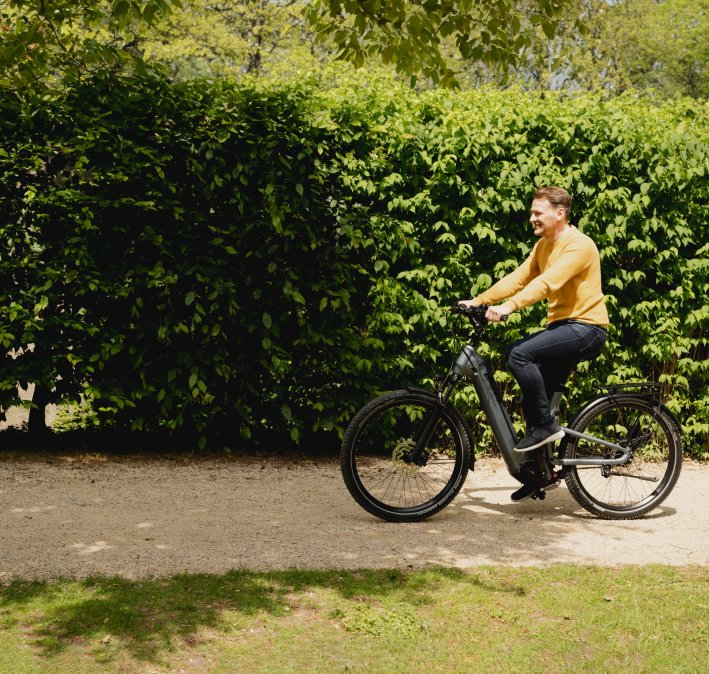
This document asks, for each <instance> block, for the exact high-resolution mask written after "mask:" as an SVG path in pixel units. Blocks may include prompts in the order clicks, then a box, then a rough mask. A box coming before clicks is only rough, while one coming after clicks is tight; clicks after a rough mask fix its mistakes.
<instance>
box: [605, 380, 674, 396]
mask: <svg viewBox="0 0 709 674" xmlns="http://www.w3.org/2000/svg"><path fill="white" fill-rule="evenodd" d="M593 387H594V388H595V389H597V390H598V391H600V392H601V393H606V394H608V395H615V394H617V393H636V394H637V395H641V396H649V397H652V398H659V397H660V395H661V394H662V384H658V383H657V382H654V381H635V382H629V383H627V384H611V385H609V386H603V385H602V384H598V383H594V385H593Z"/></svg>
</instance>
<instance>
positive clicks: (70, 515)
mask: <svg viewBox="0 0 709 674" xmlns="http://www.w3.org/2000/svg"><path fill="white" fill-rule="evenodd" d="M707 477H709V466H705V465H698V464H695V463H686V464H685V466H684V470H683V472H682V475H681V476H680V479H679V482H678V484H677V486H676V488H675V490H674V492H673V493H672V494H671V495H670V497H669V498H668V500H667V501H666V502H665V503H664V504H663V505H662V506H661V507H660V508H659V509H657V510H656V511H654V512H653V513H651V514H650V515H648V516H647V517H646V518H644V519H642V520H636V521H628V522H611V521H603V520H599V519H596V518H594V517H592V516H590V515H588V514H587V513H585V511H583V510H581V509H580V508H579V507H578V506H577V505H576V503H575V501H573V500H572V498H571V497H570V496H569V493H568V491H567V490H566V487H565V486H562V487H561V488H559V489H557V490H555V491H554V492H552V493H550V494H549V496H548V497H547V499H546V501H544V502H537V501H526V502H524V503H520V504H513V503H512V502H511V501H510V500H509V495H510V493H511V492H512V491H513V490H514V489H515V488H516V486H517V483H516V482H515V481H514V480H513V479H512V478H511V477H510V476H509V475H508V474H507V472H506V470H505V468H504V465H503V464H502V463H501V462H500V461H498V460H492V459H487V460H485V459H483V460H480V461H478V464H477V466H476V470H475V473H472V474H470V476H469V477H468V479H467V482H466V484H465V486H464V488H463V491H462V492H461V494H459V496H458V497H457V498H456V500H455V501H454V502H453V504H452V505H451V506H449V507H448V508H447V509H446V510H444V511H443V512H442V513H439V514H438V515H436V516H435V517H433V518H431V519H430V520H428V521H426V522H421V523H417V524H406V525H403V524H389V523H386V522H382V521H380V520H378V519H376V518H374V517H372V516H370V515H369V514H367V513H366V512H365V511H364V510H362V509H361V508H360V507H359V506H358V505H357V504H356V503H355V502H354V501H353V500H352V498H351V497H350V495H349V494H348V492H347V490H346V489H345V486H344V483H343V482H342V478H341V476H340V473H339V466H338V464H337V463H336V462H335V461H334V460H327V459H326V460H317V461H314V460H312V459H273V458H259V457H241V458H236V459H228V458H226V457H225V458H223V459H196V460H194V459H186V458H173V459H167V458H159V459H156V458H149V459H146V458H140V457H132V458H114V457H112V458H107V457H105V456H82V457H77V456H73V457H46V456H45V457H35V458H27V457H24V458H17V457H16V456H15V457H13V456H3V455H2V454H0V579H3V578H4V579H9V578H13V577H18V578H47V577H51V576H58V575H61V576H72V577H85V576H88V575H92V574H103V575H116V576H122V577H127V578H140V577H150V576H161V575H167V574H175V573H179V572H188V573H223V572H225V571H227V570H229V569H232V568H235V567H241V568H246V569H253V570H271V569H274V570H275V569H286V568H292V567H307V568H313V569H315V568H332V567H339V568H363V567H369V568H381V567H406V566H409V565H410V566H413V567H420V566H425V565H429V564H444V565H449V566H455V567H461V568H464V567H473V566H477V565H481V564H503V565H529V564H545V563H552V562H574V563H578V564H600V565H614V564H655V563H657V564H672V565H684V564H697V565H707V564H708V563H709V511H708V508H707V504H708V503H709V481H708V480H707Z"/></svg>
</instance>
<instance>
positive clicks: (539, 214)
mask: <svg viewBox="0 0 709 674" xmlns="http://www.w3.org/2000/svg"><path fill="white" fill-rule="evenodd" d="M530 210H531V215H530V217H529V221H530V222H531V223H532V225H533V227H534V234H535V235H536V236H550V235H552V234H554V233H555V232H557V231H558V229H559V226H560V225H561V224H562V223H563V222H565V220H566V211H565V210H564V209H563V208H562V207H560V206H554V204H552V203H551V202H550V201H549V200H547V199H535V200H534V201H532V208H531V209H530Z"/></svg>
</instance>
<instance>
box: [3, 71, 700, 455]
mask: <svg viewBox="0 0 709 674" xmlns="http://www.w3.org/2000/svg"><path fill="white" fill-rule="evenodd" d="M331 84H332V83H320V82H318V81H315V80H312V81H311V80H305V81H303V82H300V83H291V84H285V83H280V84H275V83H263V82H260V83H259V82H254V83H248V82H247V83H241V84H236V83H229V82H222V83H209V82H196V83H189V84H179V85H175V84H172V83H169V82H167V81H165V80H162V79H160V78H158V77H154V76H144V77H141V78H136V79H132V80H125V81H121V80H116V79H108V78H105V79H95V80H93V81H90V82H87V83H83V84H76V85H74V86H72V87H70V88H69V89H67V90H66V91H65V92H64V93H57V94H55V95H53V96H51V97H48V96H46V95H45V96H43V97H42V98H39V97H38V98H37V99H36V100H28V101H23V102H20V101H18V100H14V99H12V98H11V97H9V96H5V97H3V98H2V99H0V195H1V197H0V198H1V202H0V206H1V211H0V237H1V240H2V244H1V247H0V295H1V297H0V339H1V340H2V344H3V347H4V348H5V349H6V351H8V352H10V351H11V352H12V356H8V358H7V359H6V361H5V367H4V369H3V371H2V377H1V378H0V389H1V390H0V396H1V397H0V404H2V405H3V406H8V405H10V404H12V403H15V402H17V399H16V392H15V383H16V382H18V381H19V382H30V381H33V382H37V383H39V384H41V385H42V386H44V387H47V388H50V389H52V396H53V398H54V399H55V400H65V401H66V400H77V399H78V398H79V397H84V398H86V399H88V400H90V401H92V403H93V405H94V407H95V409H96V410H99V412H100V414H101V415H102V417H103V418H104V419H105V421H106V423H109V422H110V423H113V424H115V425H118V426H123V427H125V426H130V427H132V428H134V429H143V430H151V429H157V428H169V429H172V430H174V431H181V432H185V431H189V432H194V433H196V434H197V435H198V436H200V437H201V438H202V440H201V442H202V444H203V445H204V443H206V442H209V443H211V444H212V445H217V446H229V447H232V446H236V445H238V444H239V442H249V443H254V442H261V443H266V442H267V443H271V444H272V443H278V442H282V441H283V440H284V439H286V438H289V439H291V440H293V441H295V442H297V443H301V444H307V445H310V444H311V443H314V442H319V443H321V442H324V443H332V446H334V444H335V442H336V440H337V434H338V433H341V432H342V430H343V428H344V426H345V425H346V424H347V421H348V420H349V418H350V417H351V415H352V414H353V413H354V411H355V410H356V409H357V408H358V406H360V405H361V404H362V403H363V402H364V401H365V400H367V399H368V398H370V397H371V396H372V395H374V394H375V392H378V391H380V390H384V389H388V388H392V387H399V386H401V385H403V384H406V383H421V382H424V383H425V382H427V381H430V379H431V377H432V375H433V374H434V373H436V372H442V371H445V369H446V368H447V366H448V364H449V362H450V358H451V355H452V353H453V351H454V349H455V345H454V343H453V340H452V337H451V334H452V333H451V324H450V319H449V317H448V315H447V314H446V311H445V307H446V306H448V305H450V304H452V303H454V302H455V300H456V299H457V298H459V297H469V296H472V295H473V294H474V293H475V292H476V291H477V290H479V289H482V288H484V287H486V286H487V285H488V284H489V283H490V282H491V281H492V280H493V279H495V278H497V277H499V276H501V275H502V274H503V273H505V272H507V271H509V270H511V269H512V268H514V266H515V265H516V264H517V263H518V262H519V261H521V260H522V259H523V257H524V256H525V255H526V254H527V253H528V252H529V250H530V249H531V246H532V245H533V243H534V237H533V235H532V234H531V230H530V227H529V224H528V206H529V201H530V197H531V195H532V193H533V191H534V189H535V187H536V186H538V185H541V184H549V183H553V184H561V185H564V186H566V187H567V188H569V189H570V191H571V192H572V193H573V194H574V196H575V211H574V218H575V222H576V224H578V226H579V227H580V228H582V229H583V230H584V231H585V232H587V233H588V234H589V235H590V236H592V237H593V238H594V239H595V240H596V242H597V244H598V246H599V249H600V251H601V255H602V261H603V271H604V278H605V292H606V293H607V297H608V302H609V308H610V313H611V320H612V328H611V330H610V340H609V345H608V347H607V349H606V351H605V353H604V354H603V356H602V357H601V358H600V359H599V360H597V361H595V362H594V364H593V365H591V366H590V367H589V366H585V365H582V366H581V367H580V368H579V374H578V375H577V376H576V378H575V380H574V383H573V387H574V393H573V395H572V396H571V404H572V405H576V404H578V403H579V402H580V401H581V400H582V399H583V398H585V397H588V396H589V395H591V394H592V389H591V386H592V382H593V381H594V380H595V381H600V382H602V383H610V382H617V381H628V380H637V379H646V378H649V379H656V380H658V381H661V382H663V383H665V384H666V385H667V386H666V392H667V396H668V398H669V403H668V404H669V406H670V407H671V408H672V409H673V410H674V411H675V412H676V413H677V414H678V416H679V417H680V418H681V420H682V424H683V427H684V430H685V437H686V442H687V446H688V449H689V450H690V451H691V452H693V453H694V455H695V456H701V455H705V454H706V453H707V437H708V433H707V432H708V430H709V413H708V411H707V401H708V400H709V396H708V394H707V386H706V383H707V339H706V334H705V331H706V324H707V317H708V315H709V310H708V309H707V299H706V298H707V251H708V250H709V247H708V246H707V159H708V155H709V152H708V143H707V139H708V135H709V134H707V124H706V106H705V105H703V104H701V103H697V102H691V101H673V102H672V104H667V105H665V106H655V105H651V104H650V103H645V102H643V101H638V100H633V99H631V98H623V99H618V100H616V101H612V102H602V101H601V100H600V99H597V98H594V97H590V96H583V97H579V98H559V97H557V96H552V95H549V94H546V95H545V94H539V95H535V94H528V93H522V92H510V91H507V92H496V91H489V90H485V91H479V92H471V93H466V94H459V93H450V92H434V93H425V94H419V93H415V92H413V91H411V90H408V89H405V88H402V87H400V86H398V85H396V84H394V83H392V82H390V81H385V80H381V81H379V80H367V79H365V78H359V79H347V80H345V81H342V82H339V83H338V84H337V86H334V87H332V86H330V85H331ZM543 316H544V307H542V306H538V307H534V308H532V309H530V310H529V311H526V312H523V313H522V314H521V315H516V316H515V317H514V318H513V320H512V321H510V322H509V323H508V324H505V325H504V326H502V327H500V326H496V327H494V328H493V329H491V331H490V333H489V342H488V344H486V345H485V347H484V349H485V350H486V351H487V352H488V353H489V354H490V355H491V357H492V358H493V359H494V360H495V362H496V363H498V364H499V362H500V357H499V354H500V353H501V351H502V350H503V348H504V344H505V343H507V342H509V341H510V340H512V339H515V338H517V337H518V336H519V335H521V334H522V333H523V332H525V331H527V330H529V329H531V328H535V327H537V326H538V325H539V324H540V323H541V322H542V320H543ZM30 344H33V345H34V349H33V350H31V349H30V348H28V345H30ZM499 377H500V384H501V387H502V390H503V394H504V396H505V397H506V399H508V400H510V401H511V400H512V399H513V398H514V396H515V386H514V384H513V382H512V381H511V378H510V375H509V374H508V373H505V372H501V373H500V374H499ZM460 403H461V405H462V406H464V407H466V408H468V409H469V412H470V414H471V415H472V416H473V417H475V418H476V419H477V421H480V418H479V414H478V413H476V412H475V407H474V395H473V393H472V390H471V389H470V388H467V389H465V390H463V391H462V392H461V396H460ZM473 426H474V428H475V429H476V432H478V433H479V435H480V437H479V442H480V444H481V445H482V446H487V445H489V444H491V442H492V439H491V436H490V434H489V433H486V432H484V431H483V430H482V427H480V426H479V425H478V424H477V423H473Z"/></svg>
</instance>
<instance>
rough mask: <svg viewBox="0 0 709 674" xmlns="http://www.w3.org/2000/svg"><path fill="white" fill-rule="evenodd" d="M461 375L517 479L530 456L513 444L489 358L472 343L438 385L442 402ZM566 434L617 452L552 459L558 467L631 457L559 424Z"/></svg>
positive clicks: (606, 463)
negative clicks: (610, 455) (607, 455)
mask: <svg viewBox="0 0 709 674" xmlns="http://www.w3.org/2000/svg"><path fill="white" fill-rule="evenodd" d="M461 377H466V378H467V379H470V380H471V381H472V382H473V386H474V387H475V392H476V393H477V395H478V399H479V401H480V406H481V407H482V409H483V411H484V412H485V415H486V416H487V419H488V421H489V423H490V426H491V428H492V432H493V434H494V435H495V439H496V440H497V443H498V445H499V446H500V449H501V451H502V457H503V458H504V460H505V464H506V465H507V469H508V470H509V472H510V475H512V476H513V477H516V478H517V479H519V475H520V474H521V473H522V466H523V465H524V464H526V463H528V462H529V460H530V458H531V457H530V456H528V454H527V453H526V452H516V451H515V450H514V447H515V445H516V444H517V442H518V439H517V433H516V431H515V429H514V425H513V424H512V419H510V415H509V413H508V411H507V409H506V408H505V406H504V404H503V402H502V396H501V395H500V390H499V388H498V386H497V382H495V379H494V378H493V376H492V370H491V367H490V361H489V360H488V359H487V358H484V357H483V356H481V355H480V354H479V353H478V352H477V351H476V350H475V347H473V346H472V345H471V344H467V345H466V346H464V347H463V350H462V351H461V352H460V355H459V356H458V358H457V359H456V361H455V364H454V365H453V368H452V369H451V374H450V375H449V376H448V378H447V379H446V381H445V382H444V383H443V386H442V387H441V391H440V393H439V396H441V401H442V402H443V401H445V400H447V399H448V397H449V396H450V394H451V393H452V391H453V388H454V387H455V385H456V384H457V382H458V381H459V380H460V378H461ZM561 395H562V394H561V392H559V393H556V394H555V395H554V396H553V398H552V401H551V404H552V407H556V405H558V402H559V399H560V398H561ZM562 428H563V429H564V431H565V433H566V434H567V435H569V436H573V437H577V438H582V439H584V440H588V441H590V442H593V443H595V444H599V445H603V446H604V447H608V448H609V449H612V450H614V451H615V452H616V453H617V454H616V456H615V458H602V457H596V458H593V457H581V458H577V459H569V458H554V459H552V460H553V463H554V465H557V466H620V465H623V464H625V463H627V462H628V461H629V459H630V454H631V451H632V450H631V449H630V448H629V447H623V446H621V445H617V444H615V443H613V442H608V441H606V440H602V439H601V438H596V437H593V436H592V435H586V434H585V433H579V432H578V431H574V430H571V429H570V428H566V427H565V426H562Z"/></svg>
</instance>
